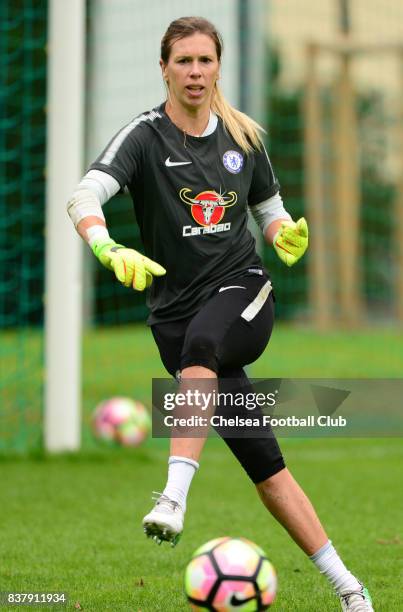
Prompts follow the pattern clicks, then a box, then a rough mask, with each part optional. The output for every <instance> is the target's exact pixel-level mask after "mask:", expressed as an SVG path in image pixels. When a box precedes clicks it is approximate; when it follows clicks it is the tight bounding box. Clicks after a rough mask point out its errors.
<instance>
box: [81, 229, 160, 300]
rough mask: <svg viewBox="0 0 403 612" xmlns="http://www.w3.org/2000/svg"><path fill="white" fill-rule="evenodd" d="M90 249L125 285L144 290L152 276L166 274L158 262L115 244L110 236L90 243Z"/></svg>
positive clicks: (150, 281)
mask: <svg viewBox="0 0 403 612" xmlns="http://www.w3.org/2000/svg"><path fill="white" fill-rule="evenodd" d="M92 251H93V253H94V255H95V256H96V257H98V259H99V261H100V262H101V264H102V265H104V266H105V268H108V270H113V271H114V272H115V276H116V278H117V279H118V281H120V282H121V283H122V284H123V285H124V286H125V287H133V289H136V290H137V291H144V289H145V288H146V287H149V286H150V285H151V283H152V282H153V276H163V275H164V274H166V270H165V268H163V267H162V266H160V264H158V263H156V262H155V261H152V260H151V259H149V258H148V257H145V256H144V255H142V254H141V253H138V252H137V251H135V250H134V249H127V248H126V247H124V246H123V245H121V244H116V242H115V241H114V240H112V239H111V238H107V239H103V240H97V241H95V242H94V244H93V245H92Z"/></svg>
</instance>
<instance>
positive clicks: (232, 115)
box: [211, 83, 265, 154]
mask: <svg viewBox="0 0 403 612" xmlns="http://www.w3.org/2000/svg"><path fill="white" fill-rule="evenodd" d="M211 110H212V111H213V112H214V113H215V114H216V115H218V116H219V117H221V119H222V121H223V123H224V126H225V127H226V129H227V130H228V132H229V133H230V134H231V136H232V138H233V139H234V140H235V142H236V143H237V145H239V147H240V148H241V149H242V151H244V153H246V154H248V153H251V151H253V150H254V149H257V150H258V151H260V150H261V148H262V145H263V143H262V138H261V135H260V134H261V133H262V132H264V131H265V130H264V129H263V128H262V127H261V126H260V125H259V124H258V123H257V122H256V121H254V120H253V119H251V118H250V117H248V115H245V113H242V112H241V111H239V110H237V109H236V108H234V107H233V106H231V104H230V103H229V102H227V100H226V99H225V98H224V95H223V93H222V91H221V89H220V88H219V86H218V85H217V83H216V85H215V90H214V94H213V99H212V103H211Z"/></svg>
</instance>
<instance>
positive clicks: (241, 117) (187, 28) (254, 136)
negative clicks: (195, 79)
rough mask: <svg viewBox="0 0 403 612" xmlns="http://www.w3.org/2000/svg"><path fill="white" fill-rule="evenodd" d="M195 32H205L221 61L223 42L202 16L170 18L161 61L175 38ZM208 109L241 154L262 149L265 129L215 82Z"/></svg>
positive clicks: (165, 57)
mask: <svg viewBox="0 0 403 612" xmlns="http://www.w3.org/2000/svg"><path fill="white" fill-rule="evenodd" d="M196 32H200V33H201V34H206V35H207V36H209V37H210V38H211V39H212V41H213V42H214V45H215V48H216V53H217V58H218V61H219V62H220V61H221V55H222V51H223V47H224V45H223V40H222V37H221V35H220V33H219V32H218V30H217V29H216V28H215V26H214V25H213V24H212V23H211V22H210V21H207V19H204V18H203V17H181V18H180V19H175V21H172V23H171V24H170V25H169V27H168V29H167V31H166V32H165V34H164V36H163V38H162V40H161V60H162V61H163V62H164V64H167V63H168V61H169V56H170V54H171V48H172V45H173V44H174V43H175V42H176V41H177V40H180V39H181V38H185V37H187V36H192V34H195V33H196ZM168 95H169V90H168ZM211 110H212V111H213V112H214V113H215V114H216V115H218V116H219V117H220V118H221V119H222V122H223V124H224V127H225V129H226V130H227V131H228V132H229V133H230V135H231V136H232V138H233V139H234V140H235V142H236V143H237V145H238V146H239V147H240V148H241V149H242V151H244V153H250V152H252V151H253V150H256V149H258V150H260V149H261V148H262V144H263V143H262V139H261V136H260V134H261V132H264V129H263V128H262V127H261V126H260V125H259V124H258V123H257V122H256V121H254V120H253V119H251V118H250V117H248V115H245V113H242V112H241V111H239V110H237V109H236V108H234V107H233V106H231V104H230V103H229V102H228V101H227V100H226V99H225V97H224V95H223V93H222V91H221V89H220V88H219V86H218V85H217V83H216V84H215V87H214V92H213V98H212V101H211Z"/></svg>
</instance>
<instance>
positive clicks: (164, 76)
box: [160, 59, 168, 81]
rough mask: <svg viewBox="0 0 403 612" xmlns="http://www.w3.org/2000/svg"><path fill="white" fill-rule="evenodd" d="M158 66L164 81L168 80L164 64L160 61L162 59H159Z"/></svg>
mask: <svg viewBox="0 0 403 612" xmlns="http://www.w3.org/2000/svg"><path fill="white" fill-rule="evenodd" d="M160 66H161V73H162V78H163V79H164V81H167V80H168V76H167V73H166V67H165V64H164V62H163V61H162V59H160Z"/></svg>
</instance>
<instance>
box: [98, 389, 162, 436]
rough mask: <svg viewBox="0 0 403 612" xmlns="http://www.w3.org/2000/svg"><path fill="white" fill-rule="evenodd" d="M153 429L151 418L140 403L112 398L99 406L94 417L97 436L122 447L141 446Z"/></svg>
mask: <svg viewBox="0 0 403 612" xmlns="http://www.w3.org/2000/svg"><path fill="white" fill-rule="evenodd" d="M150 428H151V420H150V416H149V414H148V412H147V409H146V408H145V406H143V404H141V403H140V402H137V401H134V400H132V399H130V398H128V397H112V398H111V399H108V400H105V401H104V402H101V403H100V404H98V406H97V407H96V408H95V410H94V414H93V416H92V429H93V432H94V434H95V436H96V437H97V438H98V439H100V440H103V441H105V442H109V443H116V444H121V445H122V446H139V444H141V443H142V442H143V440H145V438H146V437H147V436H148V434H149V431H150Z"/></svg>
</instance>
